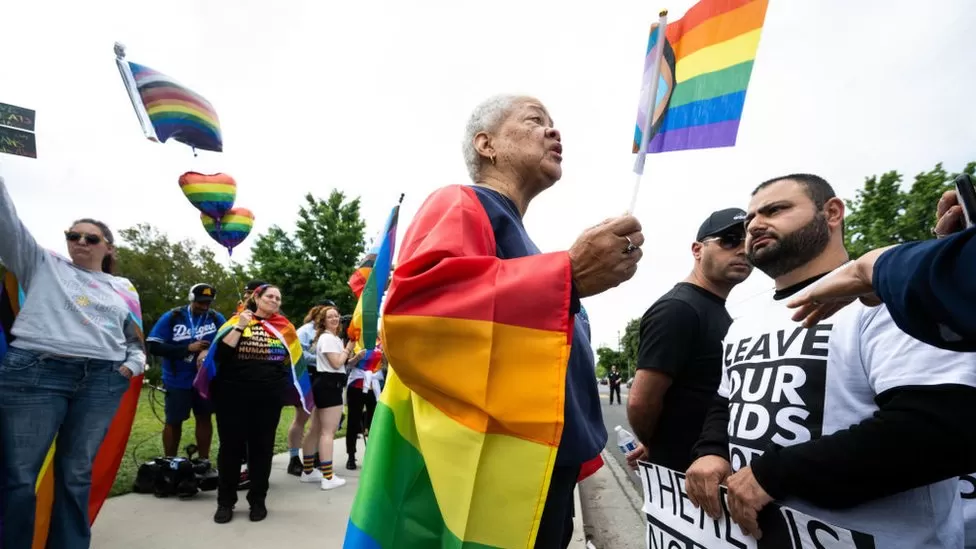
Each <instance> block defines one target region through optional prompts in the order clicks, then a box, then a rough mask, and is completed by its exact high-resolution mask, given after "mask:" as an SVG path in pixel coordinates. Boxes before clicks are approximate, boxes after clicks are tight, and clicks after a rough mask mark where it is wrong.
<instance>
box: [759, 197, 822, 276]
mask: <svg viewBox="0 0 976 549" xmlns="http://www.w3.org/2000/svg"><path fill="white" fill-rule="evenodd" d="M829 242H830V228H829V227H828V226H827V218H826V217H825V216H824V215H823V214H822V213H819V212H818V213H817V215H815V216H814V218H813V219H812V220H811V221H810V222H809V223H807V224H806V225H804V226H803V227H800V228H799V229H797V230H795V231H793V232H792V233H790V234H788V235H786V236H783V237H782V238H780V239H778V240H774V241H773V242H770V243H769V244H766V246H764V247H763V248H761V249H760V250H758V251H752V250H749V251H748V252H747V253H746V257H747V258H748V259H749V262H750V263H752V264H753V265H754V266H755V267H756V268H757V269H759V270H760V271H762V272H764V273H766V275H767V276H769V277H770V278H778V277H780V276H783V275H785V274H786V273H789V272H791V271H794V270H796V269H798V268H800V267H802V266H804V265H806V264H807V263H809V262H810V261H813V260H814V259H816V257H817V256H819V255H820V254H821V252H823V251H824V249H826V248H827V244H828V243H829Z"/></svg>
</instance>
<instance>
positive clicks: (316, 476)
mask: <svg viewBox="0 0 976 549" xmlns="http://www.w3.org/2000/svg"><path fill="white" fill-rule="evenodd" d="M298 480H299V481H301V482H308V483H313V482H322V481H323V480H324V479H323V477H322V471H319V470H318V469H312V472H311V473H306V472H304V471H303V472H302V476H301V478H299V479H298Z"/></svg>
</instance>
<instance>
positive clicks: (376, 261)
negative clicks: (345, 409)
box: [346, 195, 403, 352]
mask: <svg viewBox="0 0 976 549" xmlns="http://www.w3.org/2000/svg"><path fill="white" fill-rule="evenodd" d="M400 201H401V202H402V201H403V195H400ZM399 217H400V203H399V202H398V203H397V205H396V206H394V207H393V209H392V210H391V211H390V215H389V217H387V219H386V224H385V225H383V232H382V233H380V235H379V236H378V237H377V238H376V239H374V241H373V248H372V249H370V250H369V252H367V253H366V257H365V258H364V259H363V261H362V263H361V264H360V266H359V268H357V269H356V271H355V272H353V274H352V277H350V278H349V287H350V288H352V291H353V293H354V294H356V295H357V297H359V302H357V303H356V310H355V311H354V312H353V314H352V321H351V322H350V323H349V328H348V329H347V330H346V333H347V335H348V336H349V339H352V340H356V342H357V343H356V348H357V352H358V350H359V349H372V348H373V347H375V346H376V336H377V333H378V330H379V319H380V303H381V302H382V300H383V294H384V293H385V292H386V288H387V281H388V280H389V278H390V268H391V266H392V265H393V254H394V253H395V251H396V231H397V220H398V219H399ZM364 272H365V273H368V274H367V276H366V283H365V284H363V286H362V288H359V285H358V284H359V277H360V276H361V275H362V273H364ZM357 288H359V290H358V291H357Z"/></svg>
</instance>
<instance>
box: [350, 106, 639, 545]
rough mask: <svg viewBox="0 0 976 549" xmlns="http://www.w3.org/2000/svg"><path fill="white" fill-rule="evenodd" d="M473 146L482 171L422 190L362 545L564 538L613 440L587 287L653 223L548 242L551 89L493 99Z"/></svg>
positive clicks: (365, 484) (358, 534)
mask: <svg viewBox="0 0 976 549" xmlns="http://www.w3.org/2000/svg"><path fill="white" fill-rule="evenodd" d="M464 156H465V161H466V163H467V165H468V171H469V173H470V175H471V178H472V180H473V182H474V185H472V186H461V185H455V186H450V187H444V188H442V189H440V190H438V191H435V192H434V193H433V194H432V195H431V196H430V197H428V199H427V201H426V202H425V203H424V204H423V205H422V206H421V207H420V209H419V211H418V212H417V214H416V215H415V217H414V219H413V222H412V223H411V225H410V227H409V228H408V229H407V231H406V234H405V235H404V238H403V245H402V248H401V250H400V256H399V261H398V263H397V268H396V270H395V271H394V272H393V280H392V283H391V285H390V290H389V293H388V294H387V296H386V299H385V301H384V303H385V305H384V306H383V307H384V308H383V328H382V339H383V350H384V353H385V354H386V356H387V357H388V358H389V361H390V370H389V378H388V380H387V383H386V387H385V388H384V389H383V392H382V394H381V395H380V403H379V405H378V406H377V407H376V414H375V416H374V417H373V424H372V427H371V429H370V437H369V449H368V450H367V451H366V455H365V459H364V463H363V474H362V476H361V478H360V484H359V492H358V493H357V495H356V501H355V503H354V504H353V508H352V512H351V514H350V518H349V525H348V527H347V528H346V539H345V548H346V549H399V548H401V547H479V548H484V549H488V548H505V549H515V548H517V549H531V548H533V547H534V548H545V549H550V548H564V547H566V546H567V544H568V543H569V541H570V539H571V535H572V528H573V526H572V524H573V519H572V517H573V491H574V489H575V487H576V482H577V479H578V478H579V477H580V474H581V472H583V473H584V474H585V471H586V470H587V467H585V466H586V465H587V464H589V463H592V461H593V460H594V459H595V458H596V457H597V456H599V454H600V451H601V450H602V449H603V447H604V445H605V444H606V442H607V431H606V428H605V427H604V425H603V417H602V412H601V407H600V397H599V393H598V391H597V385H596V376H595V375H594V374H593V371H594V364H593V351H592V350H591V348H590V343H589V330H588V327H587V324H588V323H587V321H586V319H585V317H584V315H583V314H582V308H581V304H580V298H584V297H588V296H592V295H596V294H599V293H601V292H603V291H605V290H608V289H610V288H613V287H614V286H617V285H618V284H620V283H622V282H624V281H625V280H628V279H630V278H631V277H632V276H633V275H634V273H635V272H636V270H637V262H638V261H639V260H640V258H641V251H640V246H641V244H642V243H643V242H644V236H643V234H642V233H641V227H640V223H638V222H637V220H636V219H635V218H633V217H631V216H623V217H619V218H616V219H610V220H607V221H605V222H603V223H601V224H600V225H598V226H596V227H593V228H591V229H589V230H587V231H585V232H583V234H582V235H581V236H580V237H579V238H578V239H577V240H576V242H575V243H574V244H573V246H572V247H571V248H570V249H569V250H568V251H559V252H552V253H545V254H543V253H541V252H540V250H539V249H538V248H537V247H536V246H535V244H534V243H533V242H532V240H531V238H530V237H529V235H528V233H527V231H526V229H525V225H524V224H523V221H522V218H523V216H524V215H525V212H526V209H527V208H528V205H529V202H531V201H532V199H533V198H535V197H536V196H538V195H539V193H541V192H543V191H545V190H546V189H548V188H550V187H552V186H553V185H554V184H555V183H556V181H558V180H559V179H560V177H561V176H562V165H561V164H562V143H561V137H560V134H559V132H558V131H556V129H555V128H553V123H552V118H551V117H550V116H549V112H548V111H547V110H546V108H545V107H544V106H543V105H542V103H540V102H539V101H538V100H536V99H532V98H529V97H512V96H501V97H496V98H492V99H490V100H488V101H486V102H485V103H483V104H481V105H479V106H478V107H477V108H476V109H475V111H474V113H473V114H472V115H471V118H470V120H469V121H468V124H467V128H466V133H465V139H464Z"/></svg>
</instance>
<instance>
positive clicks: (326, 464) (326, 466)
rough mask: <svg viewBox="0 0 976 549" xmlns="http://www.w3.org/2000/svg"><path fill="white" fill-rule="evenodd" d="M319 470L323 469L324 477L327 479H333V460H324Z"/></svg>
mask: <svg viewBox="0 0 976 549" xmlns="http://www.w3.org/2000/svg"><path fill="white" fill-rule="evenodd" d="M319 470H320V471H322V478H326V479H331V478H332V462H331V461H323V462H322V464H321V465H319Z"/></svg>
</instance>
